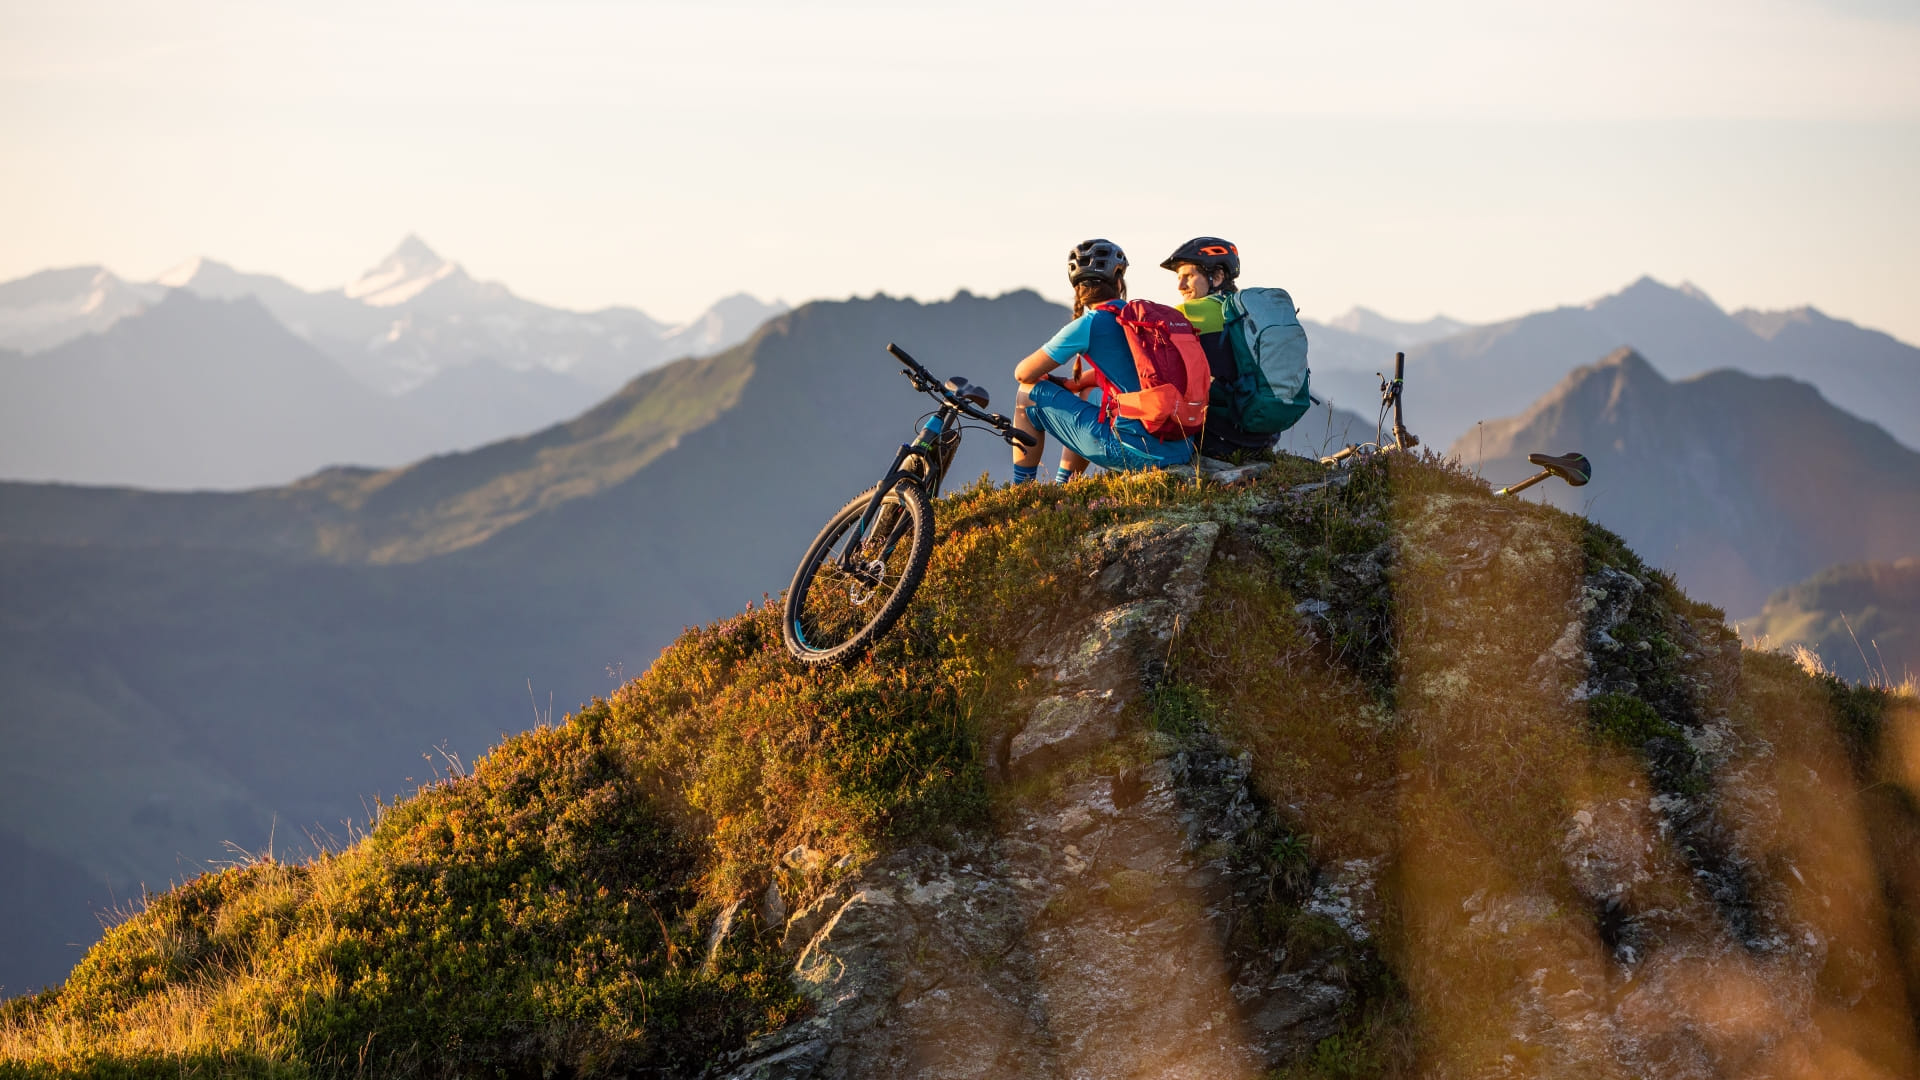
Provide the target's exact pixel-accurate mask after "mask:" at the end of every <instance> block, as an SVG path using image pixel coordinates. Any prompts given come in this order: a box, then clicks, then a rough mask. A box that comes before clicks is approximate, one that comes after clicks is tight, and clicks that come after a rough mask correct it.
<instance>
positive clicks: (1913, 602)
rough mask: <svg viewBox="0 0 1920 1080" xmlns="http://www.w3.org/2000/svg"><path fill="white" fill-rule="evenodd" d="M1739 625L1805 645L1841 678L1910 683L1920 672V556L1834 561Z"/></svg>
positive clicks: (1779, 643)
mask: <svg viewBox="0 0 1920 1080" xmlns="http://www.w3.org/2000/svg"><path fill="white" fill-rule="evenodd" d="M1740 629H1741V630H1742V632H1744V633H1747V634H1750V635H1754V636H1757V637H1759V638H1761V639H1763V640H1765V641H1767V642H1769V643H1771V644H1772V645H1773V647H1775V648H1784V647H1786V646H1788V645H1804V646H1807V647H1808V648H1811V649H1812V650H1813V651H1814V652H1815V653H1817V654H1818V655H1819V657H1820V660H1821V662H1822V663H1824V664H1825V665H1826V666H1827V667H1829V668H1831V669H1832V670H1833V671H1834V672H1835V673H1837V674H1839V675H1840V676H1841V677H1842V678H1847V679H1853V680H1856V681H1861V682H1866V681H1874V680H1878V681H1882V682H1891V683H1895V684H1899V683H1903V682H1907V681H1909V680H1911V679H1912V678H1913V677H1914V676H1915V675H1916V674H1917V673H1920V559H1912V558H1907V559H1895V560H1894V561H1892V562H1866V563H1848V564H1845V565H1843V566H1832V567H1828V568H1827V569H1825V570H1822V571H1820V572H1819V573H1818V574H1815V575H1813V576H1812V577H1810V578H1808V579H1807V580H1805V581H1803V582H1801V583H1799V584H1798V585H1793V586H1790V587H1788V588H1785V589H1782V590H1780V591H1779V592H1777V593H1774V594H1773V595H1772V596H1770V597H1768V598H1767V606H1766V607H1765V608H1763V609H1762V610H1761V612H1760V614H1759V615H1758V616H1757V617H1755V618H1752V619H1743V620H1741V623H1740Z"/></svg>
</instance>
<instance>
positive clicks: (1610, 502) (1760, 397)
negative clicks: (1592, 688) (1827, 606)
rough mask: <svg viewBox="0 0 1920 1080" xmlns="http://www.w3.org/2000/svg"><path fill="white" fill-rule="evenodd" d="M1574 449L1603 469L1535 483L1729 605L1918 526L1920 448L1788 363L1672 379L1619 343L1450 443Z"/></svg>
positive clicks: (1739, 605) (1762, 596)
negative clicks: (1850, 409)
mask: <svg viewBox="0 0 1920 1080" xmlns="http://www.w3.org/2000/svg"><path fill="white" fill-rule="evenodd" d="M1570 450H1579V451H1581V452H1583V453H1585V454H1586V455H1587V456H1588V458H1589V459H1590V460H1591V461H1592V462H1593V465H1594V481H1593V483H1592V484H1591V485H1589V486H1587V487H1584V488H1569V487H1565V486H1563V485H1559V484H1552V485H1547V486H1545V487H1543V488H1539V489H1535V490H1536V491H1538V492H1540V494H1539V496H1538V497H1540V498H1543V499H1546V500H1547V501H1548V502H1550V503H1552V504H1553V505H1556V506H1559V507H1562V508H1563V509H1569V510H1574V511H1581V510H1583V509H1588V508H1590V510H1589V512H1590V513H1592V515H1593V516H1594V517H1595V519H1596V520H1599V521H1602V522H1605V523H1607V524H1608V526H1609V527H1610V528H1613V529H1614V530H1616V531H1618V532H1619V533H1620V534H1621V535H1622V536H1624V537H1626V538H1627V539H1628V541H1629V542H1630V543H1633V544H1634V545H1635V546H1636V547H1637V548H1639V549H1640V550H1643V551H1646V552H1648V553H1649V554H1648V557H1649V558H1650V559H1652V560H1654V561H1655V562H1657V563H1658V564H1660V565H1662V566H1665V567H1666V568H1667V569H1668V570H1670V571H1672V572H1674V573H1675V574H1676V575H1678V577H1679V578H1680V580H1682V581H1684V582H1686V583H1687V585H1688V588H1690V589H1692V590H1693V591H1695V592H1696V593H1697V594H1699V595H1701V596H1703V597H1705V598H1707V599H1709V600H1711V601H1712V602H1714V603H1716V604H1720V605H1721V606H1723V607H1725V608H1727V609H1728V610H1732V611H1755V610H1758V609H1759V608H1760V606H1761V604H1762V603H1763V602H1764V601H1765V600H1766V598H1767V596H1768V595H1770V594H1771V593H1772V592H1773V591H1774V590H1775V589H1776V588H1778V587H1780V585H1781V584H1783V583H1788V582H1793V581H1797V580H1800V579H1802V578H1804V577H1806V576H1808V575H1810V574H1812V573H1814V572H1815V571H1817V570H1819V569H1821V568H1822V567H1825V566H1828V565H1831V564H1834V563H1839V562H1849V561H1854V560H1858V559H1887V558H1895V557H1899V556H1902V555H1905V554H1908V553H1910V552H1911V551H1912V550H1913V543H1914V541H1913V537H1915V536H1916V535H1920V453H1915V452H1914V451H1912V450H1909V449H1907V448H1906V447H1905V446H1902V445H1901V444H1900V443H1899V442H1897V441H1896V440H1894V439H1893V437H1892V436H1891V435H1889V434H1888V433H1887V432H1886V430H1885V429H1883V428H1881V427H1879V426H1878V425H1875V424H1872V423H1869V422H1867V421H1865V420H1861V419H1859V418H1857V417H1854V416H1852V415H1850V414H1848V413H1846V412H1844V411H1842V410H1840V409H1838V408H1836V407H1835V406H1833V405H1832V404H1831V403H1830V402H1828V401H1827V400H1826V399H1825V398H1823V397H1822V396H1821V395H1820V393H1819V391H1818V390H1817V389H1816V388H1814V387H1812V386H1810V385H1808V384H1806V383H1803V382H1800V381H1798V380H1794V379H1791V378H1788V377H1786V376H1778V375H1776V376H1767V377H1758V376H1753V375H1749V374H1746V373H1744V372H1737V371H1731V370H1725V371H1713V372H1707V373H1704V374H1701V375H1696V376H1693V377H1692V378H1689V379H1684V380H1679V381H1669V380H1668V378H1667V377H1666V376H1665V375H1663V374H1662V373H1661V372H1659V371H1658V370H1656V369H1655V367H1654V365H1653V364H1652V363H1650V362H1649V361H1648V360H1647V359H1646V358H1644V357H1643V356H1641V355H1640V354H1639V353H1638V352H1637V351H1635V350H1632V349H1621V350H1617V351H1615V352H1613V353H1611V354H1609V355H1608V356H1607V357H1606V358H1605V359H1603V360H1601V361H1599V362H1598V363H1595V364H1591V365H1588V366H1585V367H1582V368H1579V369H1576V370H1575V371H1574V372H1572V373H1570V374H1569V375H1568V376H1566V378H1565V379H1563V380H1562V381H1561V382H1560V384H1559V385H1558V386H1557V387H1555V389H1554V390H1553V391H1552V392H1550V393H1549V394H1547V395H1545V396H1543V397H1542V398H1541V399H1540V400H1539V401H1537V402H1535V403H1534V404H1533V405H1532V406H1531V407H1529V408H1528V409H1527V410H1526V411H1525V412H1522V413H1520V414H1519V415H1517V416H1514V417H1511V418H1508V419H1506V420H1500V421H1494V422H1490V423H1487V424H1484V425H1481V427H1480V429H1479V430H1478V431H1475V432H1471V433H1469V434H1467V435H1464V436H1462V437H1461V438H1460V439H1458V440H1457V441H1455V443H1454V444H1453V447H1452V449H1451V451H1450V452H1451V453H1452V454H1453V455H1454V456H1456V457H1458V458H1459V459H1460V460H1462V461H1465V462H1468V463H1471V464H1473V465H1474V466H1475V467H1476V468H1477V469H1479V470H1480V471H1481V472H1482V473H1484V474H1486V475H1491V476H1501V477H1512V478H1515V479H1517V478H1518V477H1520V476H1524V475H1526V474H1527V472H1529V471H1531V466H1529V465H1528V464H1527V463H1526V461H1525V455H1526V454H1527V453H1528V452H1533V451H1544V452H1550V453H1562V452H1566V451H1570ZM1840 477H1845V478H1846V482H1845V483H1836V482H1835V481H1836V479H1837V478H1840Z"/></svg>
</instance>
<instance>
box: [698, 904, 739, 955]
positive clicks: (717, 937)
mask: <svg viewBox="0 0 1920 1080" xmlns="http://www.w3.org/2000/svg"><path fill="white" fill-rule="evenodd" d="M743 903H745V901H743V900H735V901H734V902H733V903H731V904H728V905H727V906H726V907H724V908H721V909H720V915H719V917H717V918H715V919H714V920H713V927H712V928H711V929H709V930H708V931H707V948H706V956H705V958H704V959H702V960H701V965H702V966H703V967H705V968H706V969H707V970H708V971H712V970H713V967H714V965H715V964H717V963H719V961H720V947H721V946H722V945H724V944H725V943H726V940H727V935H728V934H731V933H733V917H734V915H735V914H736V913H738V912H739V910H740V905H741V904H743Z"/></svg>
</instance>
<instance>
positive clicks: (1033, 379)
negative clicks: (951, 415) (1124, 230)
mask: <svg viewBox="0 0 1920 1080" xmlns="http://www.w3.org/2000/svg"><path fill="white" fill-rule="evenodd" d="M1067 281H1068V283H1069V284H1071V285H1072V286H1073V321H1072V322H1070V323H1068V324H1067V325H1065V326H1063V327H1061V328H1060V332H1059V333H1057V334H1055V335H1053V338H1052V339H1051V340H1050V341H1048V342H1047V343H1046V344H1045V345H1042V346H1041V347H1040V348H1039V349H1037V350H1035V351H1034V353H1033V355H1031V356H1029V357H1027V358H1026V359H1025V360H1022V361H1020V363H1019V365H1018V366H1017V367H1015V368H1014V371H1013V377H1014V381H1016V382H1017V383H1019V384H1020V385H1019V391H1018V392H1017V394H1016V395H1015V397H1014V412H1013V422H1014V425H1015V426H1016V427H1018V428H1019V429H1020V430H1022V431H1024V432H1026V433H1028V434H1029V435H1033V436H1036V439H1035V442H1034V445H1032V446H1024V447H1023V446H1017V445H1016V446H1015V447H1014V448H1013V482H1014V483H1016V484H1022V483H1027V482H1030V481H1032V480H1033V479H1034V478H1035V476H1036V474H1037V473H1038V472H1039V469H1040V458H1041V455H1042V454H1043V452H1044V451H1045V450H1046V438H1047V436H1049V435H1051V436H1053V437H1054V438H1055V439H1058V440H1059V441H1060V444H1061V445H1062V446H1063V447H1064V448H1066V449H1067V450H1069V451H1071V452H1072V455H1063V462H1062V468H1061V472H1062V473H1063V474H1064V473H1067V472H1069V471H1071V470H1072V469H1073V466H1074V465H1075V464H1078V465H1079V467H1080V468H1085V462H1092V463H1093V464H1095V465H1098V466H1100V467H1101V468H1104V469H1112V470H1115V471H1120V470H1127V469H1150V468H1157V467H1160V466H1167V465H1184V464H1186V463H1187V462H1189V461H1192V460H1193V454H1194V447H1193V443H1192V442H1191V441H1190V440H1187V439H1173V440H1169V441H1164V442H1163V441H1161V440H1160V439H1158V438H1156V437H1154V436H1152V435H1149V434H1148V433H1147V429H1146V428H1145V427H1144V426H1143V425H1142V424H1141V423H1140V421H1138V420H1133V419H1129V418H1127V417H1118V416H1117V417H1115V418H1114V419H1113V422H1112V423H1110V424H1109V423H1105V422H1102V421H1101V419H1100V406H1098V405H1095V404H1094V403H1092V402H1090V401H1083V400H1081V398H1080V397H1079V395H1080V394H1081V393H1083V392H1084V391H1086V390H1088V389H1091V388H1093V387H1094V386H1096V385H1098V381H1097V379H1096V378H1095V376H1094V374H1093V372H1092V371H1087V372H1085V373H1083V374H1082V375H1081V376H1080V377H1079V378H1077V379H1062V378H1059V377H1057V376H1055V375H1053V371H1054V369H1055V368H1058V367H1059V366H1060V365H1062V364H1065V363H1067V362H1069V361H1071V360H1073V358H1074V357H1076V356H1084V357H1086V359H1087V361H1088V362H1089V363H1090V364H1091V365H1092V366H1093V367H1097V368H1099V369H1100V372H1101V373H1102V374H1104V375H1105V376H1106V377H1107V380H1108V381H1109V382H1111V383H1112V384H1113V385H1114V386H1115V388H1117V389H1118V390H1119V391H1120V392H1122V393H1138V392H1139V390H1140V373H1139V371H1138V370H1137V369H1136V368H1135V367H1134V362H1133V350H1132V349H1131V348H1130V347H1129V346H1128V345H1127V333H1126V331H1125V330H1122V329H1121V328H1120V320H1119V319H1118V318H1116V317H1115V316H1114V315H1113V313H1112V312H1109V311H1102V310H1100V308H1099V305H1101V304H1104V303H1106V302H1107V301H1109V300H1125V299H1126V296H1127V256H1126V253H1125V252H1124V251H1121V250H1120V245H1118V244H1115V243H1113V242H1112V241H1110V240H1088V241H1086V242H1085V243H1082V244H1080V245H1079V246H1077V247H1075V248H1074V249H1073V250H1072V251H1071V252H1069V253H1068V254H1067ZM1076 456H1077V459H1078V460H1076Z"/></svg>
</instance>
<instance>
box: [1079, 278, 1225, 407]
mask: <svg viewBox="0 0 1920 1080" xmlns="http://www.w3.org/2000/svg"><path fill="white" fill-rule="evenodd" d="M1095 310H1096V311H1105V312H1107V313H1109V314H1111V315H1112V316H1113V317H1114V318H1116V319H1118V320H1120V329H1121V330H1124V331H1125V332H1126V335H1127V347H1128V348H1129V349H1130V350H1132V352H1133V366H1134V369H1135V370H1136V371H1138V372H1139V374H1140V389H1139V391H1138V392H1136V393H1127V392H1125V391H1123V390H1121V389H1120V388H1119V387H1117V386H1115V385H1114V384H1113V382H1112V380H1110V379H1108V378H1107V374H1106V372H1104V371H1101V370H1100V368H1099V365H1097V364H1094V363H1093V361H1092V359H1091V358H1089V359H1088V361H1087V362H1088V365H1089V366H1091V367H1092V368H1093V373H1094V375H1095V376H1097V377H1098V378H1099V381H1100V422H1101V423H1109V424H1110V423H1112V422H1113V418H1114V417H1115V416H1122V417H1126V418H1127V419H1129V420H1138V421H1140V424H1141V426H1142V427H1145V428H1146V429H1147V434H1149V435H1152V436H1154V437H1155V438H1158V439H1160V440H1162V441H1165V442H1170V441H1172V440H1175V439H1190V438H1193V437H1195V436H1197V435H1199V434H1200V430H1201V428H1202V427H1204V426H1205V425H1206V422H1207V390H1208V385H1209V384H1210V383H1211V382H1212V380H1213V373H1212V372H1211V371H1209V370H1208V368H1207V354H1206V353H1205V352H1203V351H1202V350H1201V348H1200V338H1199V336H1198V335H1196V334H1195V333H1194V332H1193V324H1191V323H1189V322H1187V317H1186V316H1185V315H1182V314H1180V313H1179V312H1178V311H1176V310H1174V309H1173V308H1170V307H1167V306H1166V305H1164V304H1156V303H1153V302H1151V301H1148V300H1130V301H1128V302H1127V303H1125V304H1122V303H1121V302H1120V301H1118V300H1109V301H1107V302H1106V303H1104V304H1101V305H1099V306H1098V307H1097V308H1095Z"/></svg>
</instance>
